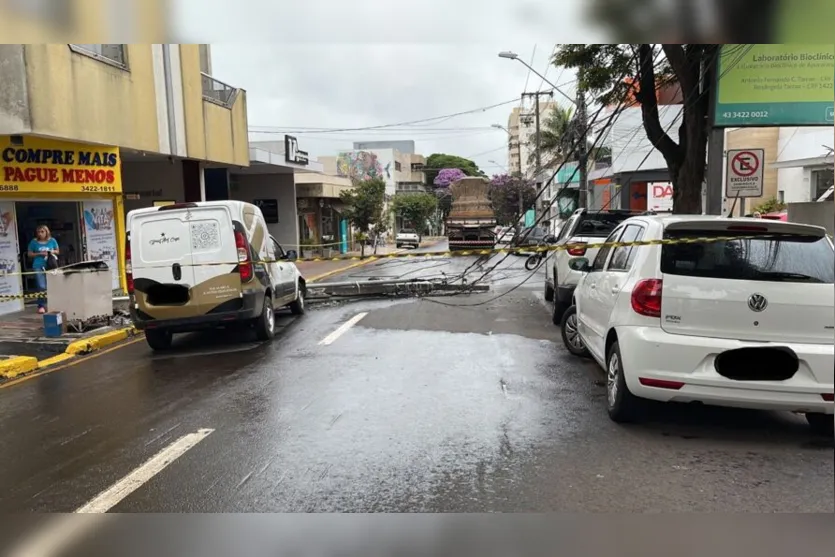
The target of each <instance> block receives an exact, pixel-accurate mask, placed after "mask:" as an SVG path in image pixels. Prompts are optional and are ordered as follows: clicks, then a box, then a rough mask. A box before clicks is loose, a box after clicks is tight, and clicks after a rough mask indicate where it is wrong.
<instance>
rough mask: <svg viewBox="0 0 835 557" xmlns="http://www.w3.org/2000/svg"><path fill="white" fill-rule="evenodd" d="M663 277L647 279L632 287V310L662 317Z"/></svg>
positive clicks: (639, 313) (649, 315)
mask: <svg viewBox="0 0 835 557" xmlns="http://www.w3.org/2000/svg"><path fill="white" fill-rule="evenodd" d="M661 287H662V284H661V279H645V280H642V281H641V282H639V283H638V284H636V285H635V288H633V289H632V310H633V311H634V312H635V313H637V314H638V315H645V316H646V317H661Z"/></svg>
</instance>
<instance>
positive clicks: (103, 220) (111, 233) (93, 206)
mask: <svg viewBox="0 0 835 557" xmlns="http://www.w3.org/2000/svg"><path fill="white" fill-rule="evenodd" d="M82 212H83V213H84V240H85V243H86V244H87V259H88V260H90V261H104V262H105V263H107V267H108V268H109V269H110V273H111V276H112V277H113V280H112V283H113V289H114V290H118V289H119V277H120V273H119V258H118V255H117V252H116V219H115V213H114V212H113V202H112V201H85V202H84V203H82Z"/></svg>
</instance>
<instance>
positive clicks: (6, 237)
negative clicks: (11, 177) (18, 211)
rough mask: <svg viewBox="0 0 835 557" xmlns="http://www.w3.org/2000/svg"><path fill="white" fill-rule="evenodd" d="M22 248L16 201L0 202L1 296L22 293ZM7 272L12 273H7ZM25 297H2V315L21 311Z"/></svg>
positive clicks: (0, 309)
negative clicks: (19, 241)
mask: <svg viewBox="0 0 835 557" xmlns="http://www.w3.org/2000/svg"><path fill="white" fill-rule="evenodd" d="M19 254H20V248H19V245H18V243H17V220H16V219H15V207H14V203H11V202H8V201H7V202H3V203H0V297H2V296H19V295H20V290H21V288H20V275H17V274H14V273H18V272H19V271H20V268H19V267H20V263H19V262H18V259H17V258H18V255H19ZM6 273H12V274H11V275H7V274H6ZM22 309H23V298H13V299H5V300H4V299H2V298H0V315H6V314H9V313H14V312H16V311H21V310H22Z"/></svg>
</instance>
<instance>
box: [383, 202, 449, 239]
mask: <svg viewBox="0 0 835 557" xmlns="http://www.w3.org/2000/svg"><path fill="white" fill-rule="evenodd" d="M392 210H393V211H394V214H395V215H397V216H398V217H400V218H401V219H403V221H404V223H408V224H409V225H411V226H412V227H414V228H415V230H417V231H418V233H419V234H425V233H426V221H427V220H429V219H431V218H432V217H434V216H435V212H436V211H437V210H438V198H437V196H435V195H433V194H431V193H405V194H399V195H395V196H394V201H392ZM404 226H405V225H404Z"/></svg>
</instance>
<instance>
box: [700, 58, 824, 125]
mask: <svg viewBox="0 0 835 557" xmlns="http://www.w3.org/2000/svg"><path fill="white" fill-rule="evenodd" d="M718 75H719V78H718V82H717V85H716V114H715V117H714V123H715V125H716V126H719V127H756V126H831V125H833V123H835V110H833V108H835V107H833V81H835V80H834V79H833V78H835V45H832V44H747V45H746V44H729V45H724V46H722V50H721V53H720V55H719V69H718Z"/></svg>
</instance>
